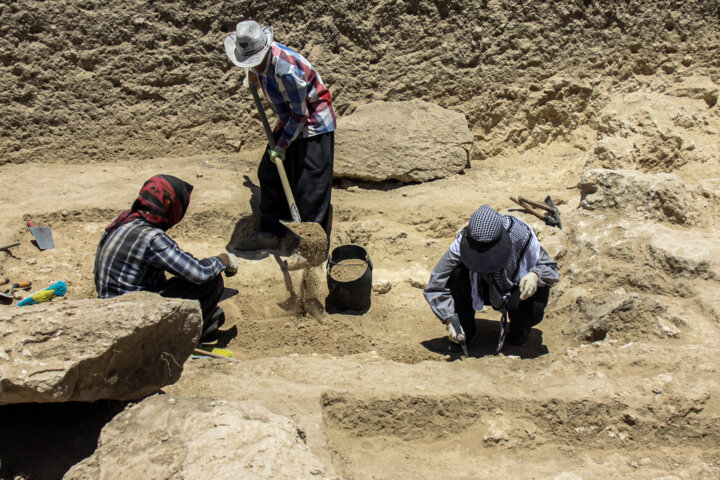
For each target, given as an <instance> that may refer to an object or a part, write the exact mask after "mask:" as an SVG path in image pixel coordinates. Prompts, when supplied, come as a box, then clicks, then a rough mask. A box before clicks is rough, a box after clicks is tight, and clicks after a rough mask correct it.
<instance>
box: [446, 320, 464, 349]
mask: <svg viewBox="0 0 720 480" xmlns="http://www.w3.org/2000/svg"><path fill="white" fill-rule="evenodd" d="M457 316H458V314H457V313H455V314H453V315H451V316H449V317H448V318H446V319H445V322H444V323H445V326H446V327H447V334H448V339H449V340H450V341H451V342H453V343H460V342H462V341H463V340H465V332H463V331H462V327H460V331H459V332H456V331H455V327H453V322H452V319H453V317H455V318H457ZM459 323H460V322H459V320H458V324H459Z"/></svg>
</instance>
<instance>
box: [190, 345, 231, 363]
mask: <svg viewBox="0 0 720 480" xmlns="http://www.w3.org/2000/svg"><path fill="white" fill-rule="evenodd" d="M193 353H194V354H195V355H205V356H206V357H212V358H219V359H220V360H228V361H230V362H239V361H240V360H238V359H237V358H231V357H226V356H224V355H220V354H218V353H213V352H208V351H207V350H203V349H200V348H196V349H194V350H193Z"/></svg>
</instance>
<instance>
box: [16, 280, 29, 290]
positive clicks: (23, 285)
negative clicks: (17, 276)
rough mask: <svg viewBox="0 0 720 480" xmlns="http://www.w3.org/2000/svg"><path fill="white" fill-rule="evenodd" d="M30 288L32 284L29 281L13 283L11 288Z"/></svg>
mask: <svg viewBox="0 0 720 480" xmlns="http://www.w3.org/2000/svg"><path fill="white" fill-rule="evenodd" d="M30 287H32V282H31V281H30V280H27V281H24V282H18V283H13V285H12V288H30Z"/></svg>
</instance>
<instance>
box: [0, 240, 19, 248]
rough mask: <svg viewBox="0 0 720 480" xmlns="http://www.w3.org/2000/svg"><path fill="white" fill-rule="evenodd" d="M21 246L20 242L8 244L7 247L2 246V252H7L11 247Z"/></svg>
mask: <svg viewBox="0 0 720 480" xmlns="http://www.w3.org/2000/svg"><path fill="white" fill-rule="evenodd" d="M18 245H20V242H13V243H6V244H5V245H0V250H7V249H8V248H11V247H17V246H18Z"/></svg>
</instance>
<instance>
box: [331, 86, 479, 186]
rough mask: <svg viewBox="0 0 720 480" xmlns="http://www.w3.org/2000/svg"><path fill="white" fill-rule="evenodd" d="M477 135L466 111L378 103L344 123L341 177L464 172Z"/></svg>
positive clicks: (406, 177) (408, 177)
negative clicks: (471, 126)
mask: <svg viewBox="0 0 720 480" xmlns="http://www.w3.org/2000/svg"><path fill="white" fill-rule="evenodd" d="M472 141H473V137H472V134H471V133H470V130H469V129H468V125H467V121H466V120H465V115H463V114H462V113H459V112H455V111H452V110H447V109H445V108H442V107H440V106H438V105H434V104H432V103H428V102H424V101H420V100H413V101H409V102H376V103H370V104H368V105H363V106H360V107H358V108H357V110H355V112H353V113H352V115H348V116H347V117H343V118H342V119H341V120H340V122H339V128H338V130H337V136H336V145H335V171H334V175H335V177H345V178H355V179H360V180H371V181H376V182H381V181H384V180H399V181H401V182H426V181H428V180H434V179H437V178H443V177H447V176H450V175H452V174H455V173H459V172H461V171H462V170H463V169H464V168H465V166H466V165H467V162H468V155H469V154H468V151H469V149H470V145H471V144H472Z"/></svg>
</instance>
